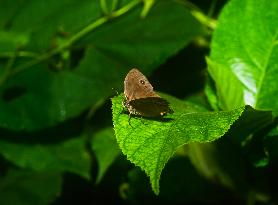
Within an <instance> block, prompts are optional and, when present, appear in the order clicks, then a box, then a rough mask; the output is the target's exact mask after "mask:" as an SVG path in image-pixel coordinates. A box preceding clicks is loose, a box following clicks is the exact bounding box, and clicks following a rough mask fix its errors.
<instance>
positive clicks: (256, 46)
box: [208, 0, 278, 115]
mask: <svg viewBox="0 0 278 205" xmlns="http://www.w3.org/2000/svg"><path fill="white" fill-rule="evenodd" d="M239 8H240V9H239ZM277 11H278V2H277V1H276V0H270V1H264V0H258V1H252V0H232V1H230V2H229V3H228V4H227V5H226V6H225V8H224V10H223V12H222V13H221V15H220V17H219V23H218V26H217V29H216V31H215V32H214V34H213V40H212V45H211V54H210V60H208V66H209V72H210V74H211V76H212V78H213V79H214V80H215V82H216V87H217V92H218V99H219V100H220V105H221V106H222V108H224V109H232V108H236V107H239V106H242V105H245V104H249V105H252V106H253V107H254V108H257V109H269V110H273V111H274V113H275V115H277V113H278V100H275V97H276V96H277V93H278V84H277V82H278V81H277V78H278V60H277V59H278V21H277V19H278V12H277Z"/></svg>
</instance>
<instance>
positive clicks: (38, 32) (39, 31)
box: [0, 0, 101, 52]
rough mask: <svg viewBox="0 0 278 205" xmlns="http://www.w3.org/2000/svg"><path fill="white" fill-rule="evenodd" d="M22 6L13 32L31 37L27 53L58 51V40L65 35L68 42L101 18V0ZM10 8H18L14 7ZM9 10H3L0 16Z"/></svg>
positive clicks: (39, 0) (24, 3)
mask: <svg viewBox="0 0 278 205" xmlns="http://www.w3.org/2000/svg"><path fill="white" fill-rule="evenodd" d="M20 4H21V6H20V7H19V8H18V9H17V10H16V12H15V13H14V16H12V22H11V23H10V24H11V27H10V28H9V29H10V30H11V31H15V32H22V33H30V34H31V38H30V44H29V45H28V47H27V49H31V50H32V51H40V52H41V51H43V50H44V51H46V50H47V49H50V48H52V47H53V46H54V47H55V43H56V37H59V35H62V36H63V35H64V36H65V38H67V37H69V36H71V35H73V34H75V33H76V32H78V31H79V30H80V29H82V28H83V27H85V26H87V25H88V24H89V23H91V22H92V21H94V20H96V19H97V18H99V17H100V16H101V10H100V5H99V1H98V0H84V1H76V0H61V1H55V0H50V1H47V3H46V2H45V1H44V0H37V1H28V0H23V1H22V2H20ZM8 6H11V7H15V6H14V4H12V5H8ZM5 9H7V8H5V7H1V8H0V13H1V12H5V11H4V10H5ZM61 11H63V12H61ZM34 17H35V18H34Z"/></svg>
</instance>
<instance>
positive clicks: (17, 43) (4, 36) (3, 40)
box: [0, 31, 29, 56]
mask: <svg viewBox="0 0 278 205" xmlns="http://www.w3.org/2000/svg"><path fill="white" fill-rule="evenodd" d="M28 41H29V36H28V35H24V34H22V33H13V32H5V31H0V45H1V46H0V56H1V55H2V53H3V52H14V51H15V50H16V49H18V48H20V47H21V46H24V45H26V44H27V43H28Z"/></svg>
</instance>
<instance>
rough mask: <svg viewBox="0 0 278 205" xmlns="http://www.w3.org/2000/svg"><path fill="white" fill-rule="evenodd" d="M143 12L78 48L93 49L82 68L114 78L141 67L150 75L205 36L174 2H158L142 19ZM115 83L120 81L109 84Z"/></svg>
mask: <svg viewBox="0 0 278 205" xmlns="http://www.w3.org/2000/svg"><path fill="white" fill-rule="evenodd" d="M141 10H142V9H141V8H140V7H138V8H137V9H135V10H134V11H132V12H130V13H128V14H127V15H126V16H124V17H123V18H119V19H118V20H117V21H112V22H110V24H105V25H103V26H102V27H100V28H99V29H97V30H96V31H95V32H93V33H92V34H91V35H88V36H87V38H86V37H85V38H83V39H82V40H81V41H80V42H79V43H78V45H79V46H81V45H86V44H87V43H89V44H90V45H91V46H92V47H91V49H90V50H88V52H87V55H86V56H85V58H84V59H83V61H84V62H81V67H85V66H86V69H87V70H88V69H89V68H94V69H95V70H96V71H97V70H109V72H108V73H109V74H110V75H109V76H111V78H112V76H114V75H115V74H116V73H118V72H120V73H124V72H125V73H124V74H126V72H127V71H128V69H130V68H131V67H139V68H140V69H141V71H142V72H143V73H144V74H146V75H147V74H149V73H150V72H151V71H152V70H153V69H154V68H156V67H157V66H159V65H160V64H162V63H164V62H165V61H166V59H167V58H169V57H170V56H172V55H174V54H176V53H177V52H178V51H179V50H180V49H182V48H183V47H185V46H186V45H187V44H188V43H189V42H190V41H191V40H192V39H193V38H195V37H196V36H198V35H202V34H203V33H204V29H203V27H202V26H201V24H200V23H198V22H197V21H196V20H195V19H194V17H193V16H192V15H191V13H190V12H189V10H188V9H186V8H185V7H183V6H182V5H179V4H177V3H174V2H172V1H159V2H157V3H156V4H155V5H154V6H153V8H152V9H151V11H150V13H149V14H148V15H147V17H146V18H143V19H142V18H140V12H141ZM161 13H163V15H161ZM173 13H174V14H175V15H172V14H173ZM153 25H155V26H153ZM188 28H190V29H188ZM111 31H113V32H111ZM173 39H175V40H173ZM81 70H82V69H81ZM92 70H93V69H92ZM96 71H93V72H96ZM98 72H99V71H98ZM108 79H109V78H108ZM115 80H117V81H119V78H117V79H115V78H114V79H113V80H110V82H114V81H115ZM121 80H122V79H121ZM121 82H122V81H121Z"/></svg>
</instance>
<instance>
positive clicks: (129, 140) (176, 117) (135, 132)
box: [112, 95, 244, 194]
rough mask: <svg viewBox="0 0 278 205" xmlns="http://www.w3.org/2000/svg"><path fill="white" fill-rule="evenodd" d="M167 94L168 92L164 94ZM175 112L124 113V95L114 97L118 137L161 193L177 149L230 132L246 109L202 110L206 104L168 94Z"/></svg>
mask: <svg viewBox="0 0 278 205" xmlns="http://www.w3.org/2000/svg"><path fill="white" fill-rule="evenodd" d="M163 96H164V95H163ZM165 98H166V99H167V100H168V101H169V102H170V105H171V106H172V109H173V110H174V114H172V115H168V116H167V117H165V118H163V119H161V120H160V119H156V120H154V119H146V118H140V117H138V118H131V120H130V124H129V121H128V118H129V115H128V114H125V113H123V107H122V101H123V95H119V96H117V97H114V98H113V99H112V112H113V122H114V129H115V133H116V138H117V141H118V144H119V146H120V148H121V150H122V152H123V153H124V154H125V155H127V158H128V159H129V160H130V161H131V162H133V163H134V164H135V165H137V166H139V167H141V168H142V169H143V170H144V171H145V172H146V173H147V175H148V176H149V177H150V181H151V185H152V188H153V191H154V192H155V193H156V194H158V193H159V178H160V174H161V172H162V169H163V168H164V166H165V164H166V163H167V161H168V160H169V158H170V157H171V156H172V155H173V154H174V152H175V151H176V149H177V148H178V147H179V146H181V145H183V144H187V143H191V142H210V141H213V140H216V139H218V138H220V137H221V136H222V135H224V134H225V132H227V130H228V129H229V128H230V126H231V125H232V124H233V123H234V121H235V120H237V119H238V118H239V116H240V115H241V113H242V112H243V111H244V107H242V108H238V109H235V110H231V111H220V112H202V111H199V110H202V109H203V108H201V109H200V108H199V107H198V106H196V105H194V104H191V103H186V102H183V101H180V100H178V99H176V98H173V97H170V96H165Z"/></svg>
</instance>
